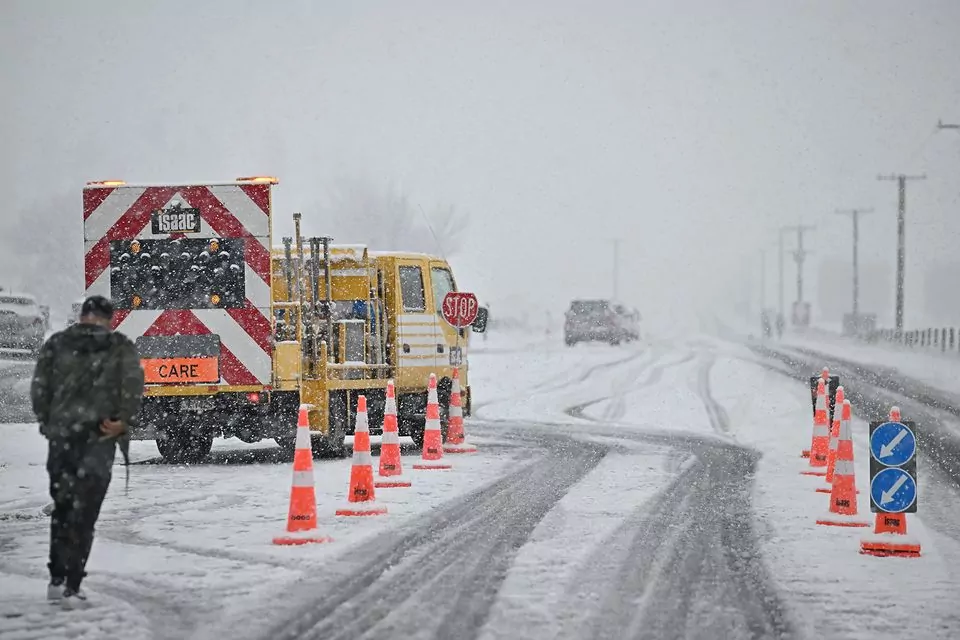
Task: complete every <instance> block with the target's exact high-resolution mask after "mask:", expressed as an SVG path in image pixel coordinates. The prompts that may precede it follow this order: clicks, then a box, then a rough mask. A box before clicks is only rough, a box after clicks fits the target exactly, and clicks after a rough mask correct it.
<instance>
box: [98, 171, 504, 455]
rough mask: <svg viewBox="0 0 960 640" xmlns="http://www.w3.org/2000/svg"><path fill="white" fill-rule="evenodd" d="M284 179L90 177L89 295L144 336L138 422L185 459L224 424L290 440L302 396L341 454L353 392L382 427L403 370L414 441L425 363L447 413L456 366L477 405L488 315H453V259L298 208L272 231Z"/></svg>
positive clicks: (120, 324) (316, 429) (403, 414)
mask: <svg viewBox="0 0 960 640" xmlns="http://www.w3.org/2000/svg"><path fill="white" fill-rule="evenodd" d="M276 184H277V180H276V179H275V178H272V177H268V176H263V177H260V176H257V177H249V178H237V179H236V180H232V181H224V182H219V183H203V184H196V183H191V184H160V185H157V184H149V185H138V184H128V183H126V182H123V181H119V180H110V181H102V182H91V183H88V184H87V186H86V187H85V189H84V193H83V208H84V212H83V215H84V241H85V242H84V250H85V276H86V290H85V294H86V295H93V294H101V295H106V296H109V297H110V298H112V299H113V301H114V306H115V308H116V310H117V311H116V314H115V317H114V328H115V329H117V330H119V331H121V332H123V333H124V334H126V335H127V336H128V337H130V339H132V340H134V341H135V342H136V345H137V349H138V351H139V353H140V357H141V363H142V365H143V369H144V377H145V390H144V402H143V408H142V409H141V412H140V415H139V416H138V419H137V420H136V424H134V425H133V428H132V432H131V436H132V437H133V438H134V439H155V440H156V442H157V448H158V449H159V450H160V453H161V455H162V456H163V457H164V458H165V459H167V460H170V461H177V462H197V461H200V460H202V459H203V458H205V457H206V456H207V454H208V453H209V452H210V449H211V447H212V444H213V439H214V438H215V437H218V436H223V437H237V438H239V439H241V440H243V441H244V442H250V443H253V442H258V441H260V440H262V439H265V438H272V439H274V440H276V442H277V443H278V444H279V445H280V446H281V447H284V448H286V449H291V450H292V449H293V447H294V442H295V433H296V422H297V412H298V409H299V406H300V405H301V403H306V404H309V405H311V407H312V409H311V411H310V412H309V418H310V428H311V430H312V431H313V433H314V438H313V443H314V450H315V452H316V453H317V454H318V455H329V456H339V455H343V453H344V444H343V439H344V436H345V435H348V434H350V433H352V431H353V426H354V419H355V411H356V403H357V396H358V395H360V394H364V395H366V396H367V400H368V409H369V411H370V414H371V415H370V418H371V420H370V422H371V427H372V430H373V431H374V432H376V431H377V430H378V429H379V428H380V426H381V424H382V415H383V407H384V397H385V393H386V386H387V381H388V380H389V379H393V380H394V381H395V384H396V389H397V404H398V412H399V426H400V432H401V434H404V435H409V436H411V437H412V438H413V439H414V441H415V442H417V443H418V444H419V443H421V442H422V438H423V427H424V414H425V409H426V397H427V383H428V380H429V376H430V374H431V373H435V374H436V375H437V378H438V383H439V384H438V389H439V396H440V404H441V412H442V413H445V412H446V408H447V407H446V405H447V400H448V398H449V394H450V388H451V384H452V382H451V379H452V378H451V376H452V372H453V368H454V367H459V368H460V377H461V383H462V385H464V388H463V393H464V411H465V414H466V415H469V414H470V409H471V404H472V403H471V389H470V382H469V381H470V378H469V367H468V361H467V351H468V347H469V342H470V333H471V332H472V331H473V332H483V331H485V328H486V321H487V315H486V310H481V311H480V313H479V314H478V316H477V319H476V320H475V321H474V323H473V325H472V326H471V327H470V328H469V329H459V330H456V329H454V328H453V327H452V326H450V325H448V324H447V323H446V322H445V321H444V320H443V318H442V317H441V314H440V307H441V303H442V300H443V297H444V296H445V295H446V293H447V292H449V291H455V290H456V288H457V285H456V280H455V279H454V276H453V271H452V270H451V268H450V265H449V264H448V263H447V262H446V261H445V260H444V259H442V258H440V257H437V256H430V255H425V254H416V253H394V252H390V253H375V252H371V251H369V250H368V249H367V248H366V247H363V246H334V245H332V244H331V243H332V239H331V238H303V237H302V236H301V230H300V225H301V217H300V215H299V214H295V215H294V227H295V236H294V237H292V238H283V239H282V241H281V243H279V244H278V246H274V242H273V229H272V226H273V225H272V213H273V212H272V197H271V190H272V188H273V187H274V186H275V185H276ZM443 424H444V427H445V420H444V421H443Z"/></svg>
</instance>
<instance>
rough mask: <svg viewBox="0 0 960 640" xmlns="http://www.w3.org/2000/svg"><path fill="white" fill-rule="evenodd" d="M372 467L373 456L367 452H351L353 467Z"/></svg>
mask: <svg viewBox="0 0 960 640" xmlns="http://www.w3.org/2000/svg"><path fill="white" fill-rule="evenodd" d="M368 465H369V466H373V456H371V455H370V452H369V451H354V452H353V466H355V467H365V466H368Z"/></svg>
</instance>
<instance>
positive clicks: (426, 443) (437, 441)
mask: <svg viewBox="0 0 960 640" xmlns="http://www.w3.org/2000/svg"><path fill="white" fill-rule="evenodd" d="M442 460H443V434H442V433H441V432H440V402H439V401H438V400H437V376H436V375H435V374H432V373H431V374H430V385H429V387H428V388H427V422H426V424H425V425H424V428H423V453H422V454H421V462H419V463H418V464H415V465H413V468H414V469H421V470H438V469H453V465H451V464H446V463H444V462H442Z"/></svg>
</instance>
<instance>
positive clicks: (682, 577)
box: [0, 336, 960, 640]
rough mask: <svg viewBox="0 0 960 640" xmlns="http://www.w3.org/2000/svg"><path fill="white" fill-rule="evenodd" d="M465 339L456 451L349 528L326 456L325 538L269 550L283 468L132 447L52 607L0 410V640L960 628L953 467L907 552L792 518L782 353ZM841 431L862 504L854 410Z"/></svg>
mask: <svg viewBox="0 0 960 640" xmlns="http://www.w3.org/2000/svg"><path fill="white" fill-rule="evenodd" d="M794 346H802V345H794ZM477 347H478V348H477V349H476V350H474V352H473V355H472V356H471V367H472V369H471V385H472V387H473V389H474V393H475V403H476V404H475V409H476V411H475V416H474V417H473V418H471V419H469V420H468V421H467V432H468V437H469V438H470V439H472V440H473V441H474V442H476V443H477V444H478V445H479V446H480V452H479V453H478V454H475V455H470V456H457V457H456V458H454V459H453V462H454V464H455V467H456V468H455V470H454V471H453V472H450V473H435V472H423V473H422V474H420V475H417V476H415V483H416V484H415V487H414V488H413V489H407V490H404V489H395V490H390V492H389V493H388V490H382V491H381V492H380V493H378V497H381V499H382V501H383V502H384V503H386V504H387V505H388V508H389V510H390V513H389V515H388V516H386V517H383V518H370V519H363V520H362V521H357V522H354V521H340V520H337V519H336V518H334V517H333V515H332V512H333V509H334V508H335V506H336V504H337V503H338V502H339V501H340V500H341V499H342V497H343V495H344V493H345V490H346V481H347V477H348V473H349V461H317V462H316V465H315V466H316V477H317V489H318V502H319V512H320V523H321V524H320V527H321V529H322V530H323V531H324V532H325V533H328V534H329V535H331V536H332V537H333V538H334V539H335V542H334V543H332V544H328V545H318V546H312V547H302V548H295V549H282V548H276V547H274V546H273V545H271V544H270V538H271V537H272V535H274V534H275V533H277V531H278V530H279V529H281V528H282V526H283V521H284V517H285V513H286V506H287V505H286V500H287V496H288V492H289V481H290V468H289V463H287V462H284V461H282V460H281V459H280V456H279V455H278V453H277V450H276V449H275V448H274V447H270V446H262V447H251V446H249V445H242V444H241V443H238V442H236V441H223V442H218V443H217V449H216V451H215V453H214V454H213V455H212V456H211V460H210V461H209V462H208V463H205V464H201V465H195V466H192V467H173V466H169V465H163V464H156V463H155V456H156V454H155V450H154V449H153V443H151V442H145V443H136V445H135V451H134V453H135V458H136V459H137V460H138V461H139V464H135V465H134V466H133V467H132V468H131V472H132V473H131V488H130V495H129V496H125V495H124V494H123V482H122V479H123V476H122V472H123V469H122V468H121V467H117V469H116V473H115V476H114V486H113V487H112V488H111V492H110V495H109V496H108V498H107V502H106V505H105V509H104V513H103V516H102V518H101V524H100V526H99V529H98V539H97V542H96V544H95V547H94V552H93V555H92V557H91V562H90V567H89V569H90V573H91V575H90V578H89V579H88V582H89V588H90V590H91V591H92V592H93V594H94V595H95V596H96V598H97V600H98V603H99V604H98V606H97V607H96V608H94V609H91V610H90V611H85V612H79V613H76V612H74V613H71V614H69V615H68V614H65V613H60V612H59V611H56V610H52V609H51V608H50V607H48V606H47V605H45V604H44V603H42V602H41V601H40V596H42V592H43V587H44V580H43V577H44V576H43V573H44V561H45V560H44V556H45V551H46V549H45V545H46V525H47V521H46V519H45V518H44V517H43V516H42V513H41V512H40V508H41V507H42V506H43V505H44V504H46V502H47V497H46V495H45V484H46V477H45V473H44V469H43V454H44V450H43V442H42V440H41V439H40V438H39V436H38V435H37V434H36V426H35V425H30V424H19V425H17V424H9V425H0V430H3V431H4V433H5V434H6V435H7V437H6V438H5V439H4V445H3V446H2V448H0V550H2V552H3V553H2V556H0V603H2V604H0V638H2V639H3V640H6V638H47V637H88V638H114V637H123V638H139V637H142V638H209V637H214V636H226V635H229V636H233V637H234V638H236V639H237V640H241V639H245V638H250V639H254V638H300V637H303V638H324V639H327V638H358V637H364V638H367V637H370V638H379V637H384V638H386V637H391V638H400V637H405V638H406V637H409V638H421V637H422V638H474V637H478V638H485V639H495V638H496V639H500V638H504V639H506V638H593V637H595V638H628V637H636V638H702V639H704V640H707V639H717V638H850V639H857V640H859V639H860V638H870V639H871V640H877V639H885V638H890V639H894V638H902V637H905V636H907V635H909V636H911V637H918V638H944V639H946V638H957V637H960V615H958V613H957V608H956V598H955V596H956V594H957V593H960V510H958V509H957V508H956V507H957V506H958V505H960V492H958V483H957V477H956V475H952V474H951V473H950V472H949V471H948V470H945V469H944V468H941V467H938V466H937V465H938V464H939V463H937V461H936V460H933V459H931V460H930V461H929V462H925V463H922V465H921V473H922V474H923V475H922V476H921V483H920V505H921V507H920V513H919V514H918V515H917V516H915V517H911V518H910V521H909V523H910V524H909V526H910V530H911V533H913V534H916V535H917V536H918V537H919V538H920V540H921V542H922V544H923V557H921V558H919V559H893V558H887V559H878V558H872V557H868V556H862V555H860V554H859V553H858V547H859V537H860V535H861V532H862V530H855V529H846V528H833V527H823V526H818V525H816V524H815V522H814V520H815V519H816V516H817V515H818V514H819V513H821V512H822V511H823V510H824V509H825V508H826V506H827V502H828V500H827V496H826V495H825V494H820V493H816V492H815V491H814V489H815V487H816V486H817V485H818V483H820V482H822V481H821V480H818V479H816V478H812V477H807V476H801V475H800V474H799V471H800V470H801V469H802V468H803V466H804V461H803V460H802V459H801V458H800V457H799V455H798V454H799V451H800V449H801V448H803V447H804V446H805V445H806V444H809V438H810V417H811V416H810V401H809V394H808V391H807V390H806V388H805V387H804V386H803V385H802V384H801V383H800V382H799V381H798V380H797V379H796V377H795V376H796V367H793V368H792V367H791V365H789V364H785V363H784V362H780V361H777V360H776V359H771V358H766V357H764V355H763V354H761V353H759V352H757V351H755V350H751V349H748V348H746V347H743V346H738V345H734V344H732V343H729V342H722V341H720V340H717V339H714V338H709V337H705V336H699V337H693V338H680V337H675V336H671V337H669V338H665V337H659V338H657V337H653V338H648V339H647V340H645V341H643V342H641V343H639V344H633V345H625V346H622V347H619V348H613V347H609V346H606V345H580V346H577V347H574V348H566V347H564V346H562V344H561V342H560V338H559V336H553V337H550V338H548V337H545V336H526V337H520V336H490V338H489V339H488V341H487V342H486V343H479V342H478V344H477ZM801 355H802V354H801ZM804 366H806V365H804ZM860 384H861V385H862V386H863V389H862V390H858V393H866V387H867V385H868V383H867V382H862V383H860ZM885 393H891V392H889V391H886V392H885ZM855 397H857V398H859V397H860V396H855ZM864 402H866V401H864ZM905 406H908V405H905ZM854 409H855V413H858V416H859V415H865V413H866V410H864V411H863V412H860V411H858V409H859V407H858V406H857V405H856V404H855V407H854ZM921 409H923V408H922V407H919V406H918V408H917V411H920V410H921ZM923 410H930V411H932V409H923ZM949 419H951V418H950V417H949V416H947V417H943V422H944V424H946V422H947V421H948V420H949ZM854 434H855V435H854V437H855V447H856V455H857V460H856V466H857V481H858V483H859V486H860V489H861V495H860V497H861V503H860V509H861V514H865V515H866V516H867V517H870V516H871V514H869V512H868V510H867V503H868V501H867V500H866V492H865V482H866V478H867V456H866V453H865V452H866V443H865V437H866V423H865V422H864V421H862V420H861V419H859V417H858V419H857V420H855V422H854ZM413 455H415V453H414V452H413V451H412V450H410V449H408V452H407V457H406V458H405V462H407V464H409V462H410V461H412V458H413ZM907 594H908V595H907ZM905 596H906V597H905ZM891 603H895V605H892V604H891Z"/></svg>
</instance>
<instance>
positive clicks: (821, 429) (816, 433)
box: [813, 424, 830, 438]
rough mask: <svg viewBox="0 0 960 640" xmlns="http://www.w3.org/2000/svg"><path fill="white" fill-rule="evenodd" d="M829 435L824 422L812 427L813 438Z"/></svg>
mask: <svg viewBox="0 0 960 640" xmlns="http://www.w3.org/2000/svg"><path fill="white" fill-rule="evenodd" d="M829 435H830V429H828V428H827V425H825V424H818V425H817V426H815V427H814V428H813V437H814V438H823V437H826V436H829Z"/></svg>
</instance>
